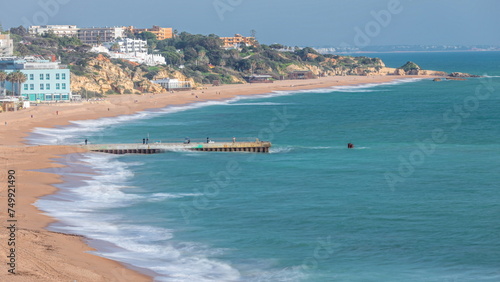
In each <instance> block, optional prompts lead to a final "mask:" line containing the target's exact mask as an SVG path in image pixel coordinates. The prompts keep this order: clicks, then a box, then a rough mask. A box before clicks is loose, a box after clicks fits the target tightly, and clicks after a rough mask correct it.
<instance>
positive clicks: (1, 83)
mask: <svg viewBox="0 0 500 282" xmlns="http://www.w3.org/2000/svg"><path fill="white" fill-rule="evenodd" d="M5 80H7V73H6V72H5V71H0V88H1V89H2V90H3V89H4V88H5ZM0 93H1V92H0Z"/></svg>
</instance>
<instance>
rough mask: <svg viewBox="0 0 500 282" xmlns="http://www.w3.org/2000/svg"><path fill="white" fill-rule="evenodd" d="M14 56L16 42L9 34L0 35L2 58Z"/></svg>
mask: <svg viewBox="0 0 500 282" xmlns="http://www.w3.org/2000/svg"><path fill="white" fill-rule="evenodd" d="M12 54H14V41H13V40H12V39H10V35H9V34H0V57H3V56H12Z"/></svg>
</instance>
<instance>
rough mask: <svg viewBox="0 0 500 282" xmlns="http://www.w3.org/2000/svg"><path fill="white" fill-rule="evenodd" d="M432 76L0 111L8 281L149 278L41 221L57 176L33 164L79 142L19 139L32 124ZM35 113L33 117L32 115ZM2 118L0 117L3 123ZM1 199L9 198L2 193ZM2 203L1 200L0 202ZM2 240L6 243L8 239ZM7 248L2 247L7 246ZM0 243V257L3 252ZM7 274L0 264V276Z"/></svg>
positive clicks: (49, 164)
mask: <svg viewBox="0 0 500 282" xmlns="http://www.w3.org/2000/svg"><path fill="white" fill-rule="evenodd" d="M434 77H436V76H395V75H391V76H339V77H336V76H335V77H323V78H318V79H313V80H287V81H277V82H275V83H272V84H243V85H223V86H208V87H206V88H204V89H201V90H194V91H190V92H176V93H166V94H143V95H135V94H128V95H111V96H108V97H106V100H105V101H97V102H93V103H88V102H84V103H79V104H52V105H40V106H36V107H31V108H29V109H26V110H21V111H18V112H7V113H2V114H0V158H2V159H3V163H4V165H3V172H2V179H6V174H7V171H8V170H11V169H14V170H16V176H17V184H18V187H19V190H18V191H17V194H16V200H17V202H16V219H17V220H18V230H17V240H18V245H17V247H16V249H17V250H18V251H17V252H16V254H17V260H18V266H17V267H16V272H17V273H18V274H19V275H16V276H13V275H9V281H40V280H44V281H54V280H55V281H60V280H81V281H90V280H92V281H110V280H113V279H117V278H118V280H120V277H121V278H125V277H126V279H132V280H134V281H151V280H152V277H150V276H147V275H144V274H142V273H139V272H136V271H134V270H131V268H127V266H126V265H124V264H122V263H120V262H117V261H113V260H109V259H106V258H103V257H100V256H97V255H93V254H90V253H88V252H89V251H91V250H93V249H92V248H91V247H89V246H88V245H87V243H86V242H85V241H86V238H85V237H82V236H79V235H72V234H63V233H57V232H53V231H49V230H48V229H47V227H48V226H49V225H50V224H52V223H54V222H57V219H55V218H51V217H49V216H47V215H45V214H44V213H43V212H42V211H40V210H38V209H37V208H36V207H35V205H34V203H35V202H36V201H37V200H38V199H39V198H41V197H43V196H46V195H54V194H56V193H57V192H58V191H59V189H57V188H56V187H54V185H55V184H58V183H61V182H62V180H61V176H60V175H58V174H56V173H53V172H40V171H39V170H44V171H47V170H50V169H54V170H56V172H57V168H59V167H62V165H61V164H58V163H57V159H58V158H61V157H62V156H64V155H67V154H71V153H79V152H82V151H83V149H81V148H77V147H71V146H63V145H61V146H54V147H52V146H51V147H52V148H47V147H43V146H19V145H26V144H28V143H29V142H28V140H26V137H28V136H29V135H30V134H31V133H32V132H33V130H34V129H35V128H40V127H43V128H47V127H57V126H63V125H68V124H70V122H71V121H77V120H78V121H81V120H92V119H98V118H104V117H115V116H121V115H130V114H134V113H137V112H140V111H144V110H152V109H157V108H164V107H167V106H175V105H186V104H191V103H195V102H204V101H212V100H225V99H230V98H234V97H236V96H250V95H262V94H267V93H271V92H274V91H299V90H310V89H321V88H329V87H334V86H349V85H351V86H352V85H360V84H380V83H387V82H392V81H395V80H401V79H411V78H420V79H431V78H434ZM31 115H33V118H32V117H31ZM4 123H5V124H4ZM0 201H2V202H3V203H6V202H7V199H6V195H1V196H0ZM5 205H6V204H5ZM0 241H1V242H4V243H0V244H5V246H6V244H7V243H6V242H7V234H5V233H1V234H0ZM6 247H7V246H6ZM5 249H6V248H5ZM5 249H4V248H1V249H0V256H3V257H4V258H5V257H6V256H7V255H8V254H7V253H6V251H5ZM5 275H8V274H7V269H2V272H1V274H0V277H3V276H5Z"/></svg>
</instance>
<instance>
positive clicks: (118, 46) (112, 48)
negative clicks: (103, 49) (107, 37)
mask: <svg viewBox="0 0 500 282" xmlns="http://www.w3.org/2000/svg"><path fill="white" fill-rule="evenodd" d="M111 51H114V52H118V51H120V45H119V44H118V43H115V44H113V46H111Z"/></svg>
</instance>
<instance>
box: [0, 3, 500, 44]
mask: <svg viewBox="0 0 500 282" xmlns="http://www.w3.org/2000/svg"><path fill="white" fill-rule="evenodd" d="M499 12H500V1H499V0H342V1H338V0H309V1H296V0H183V1H180V0H143V1H139V0H133V1H132V0H0V22H1V23H2V24H3V26H4V29H5V28H10V27H13V26H19V25H24V26H27V25H30V24H33V25H40V24H41V25H43V24H74V25H77V26H79V27H88V26H124V25H133V26H136V27H150V26H152V25H159V26H163V27H173V28H174V29H177V30H179V31H187V32H190V33H201V34H210V33H215V34H217V35H220V36H232V35H233V34H235V33H241V34H243V35H246V36H249V35H250V31H251V30H256V31H257V39H258V40H259V41H260V42H262V43H266V44H271V43H282V44H286V45H291V46H325V45H330V46H331V45H334V46H335V45H351V46H355V45H357V46H361V45H392V44H426V45H432V44H437V45H458V44H463V45H472V44H475V45H479V44H489V45H500V36H499V30H500V16H499V15H498V13H499Z"/></svg>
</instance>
